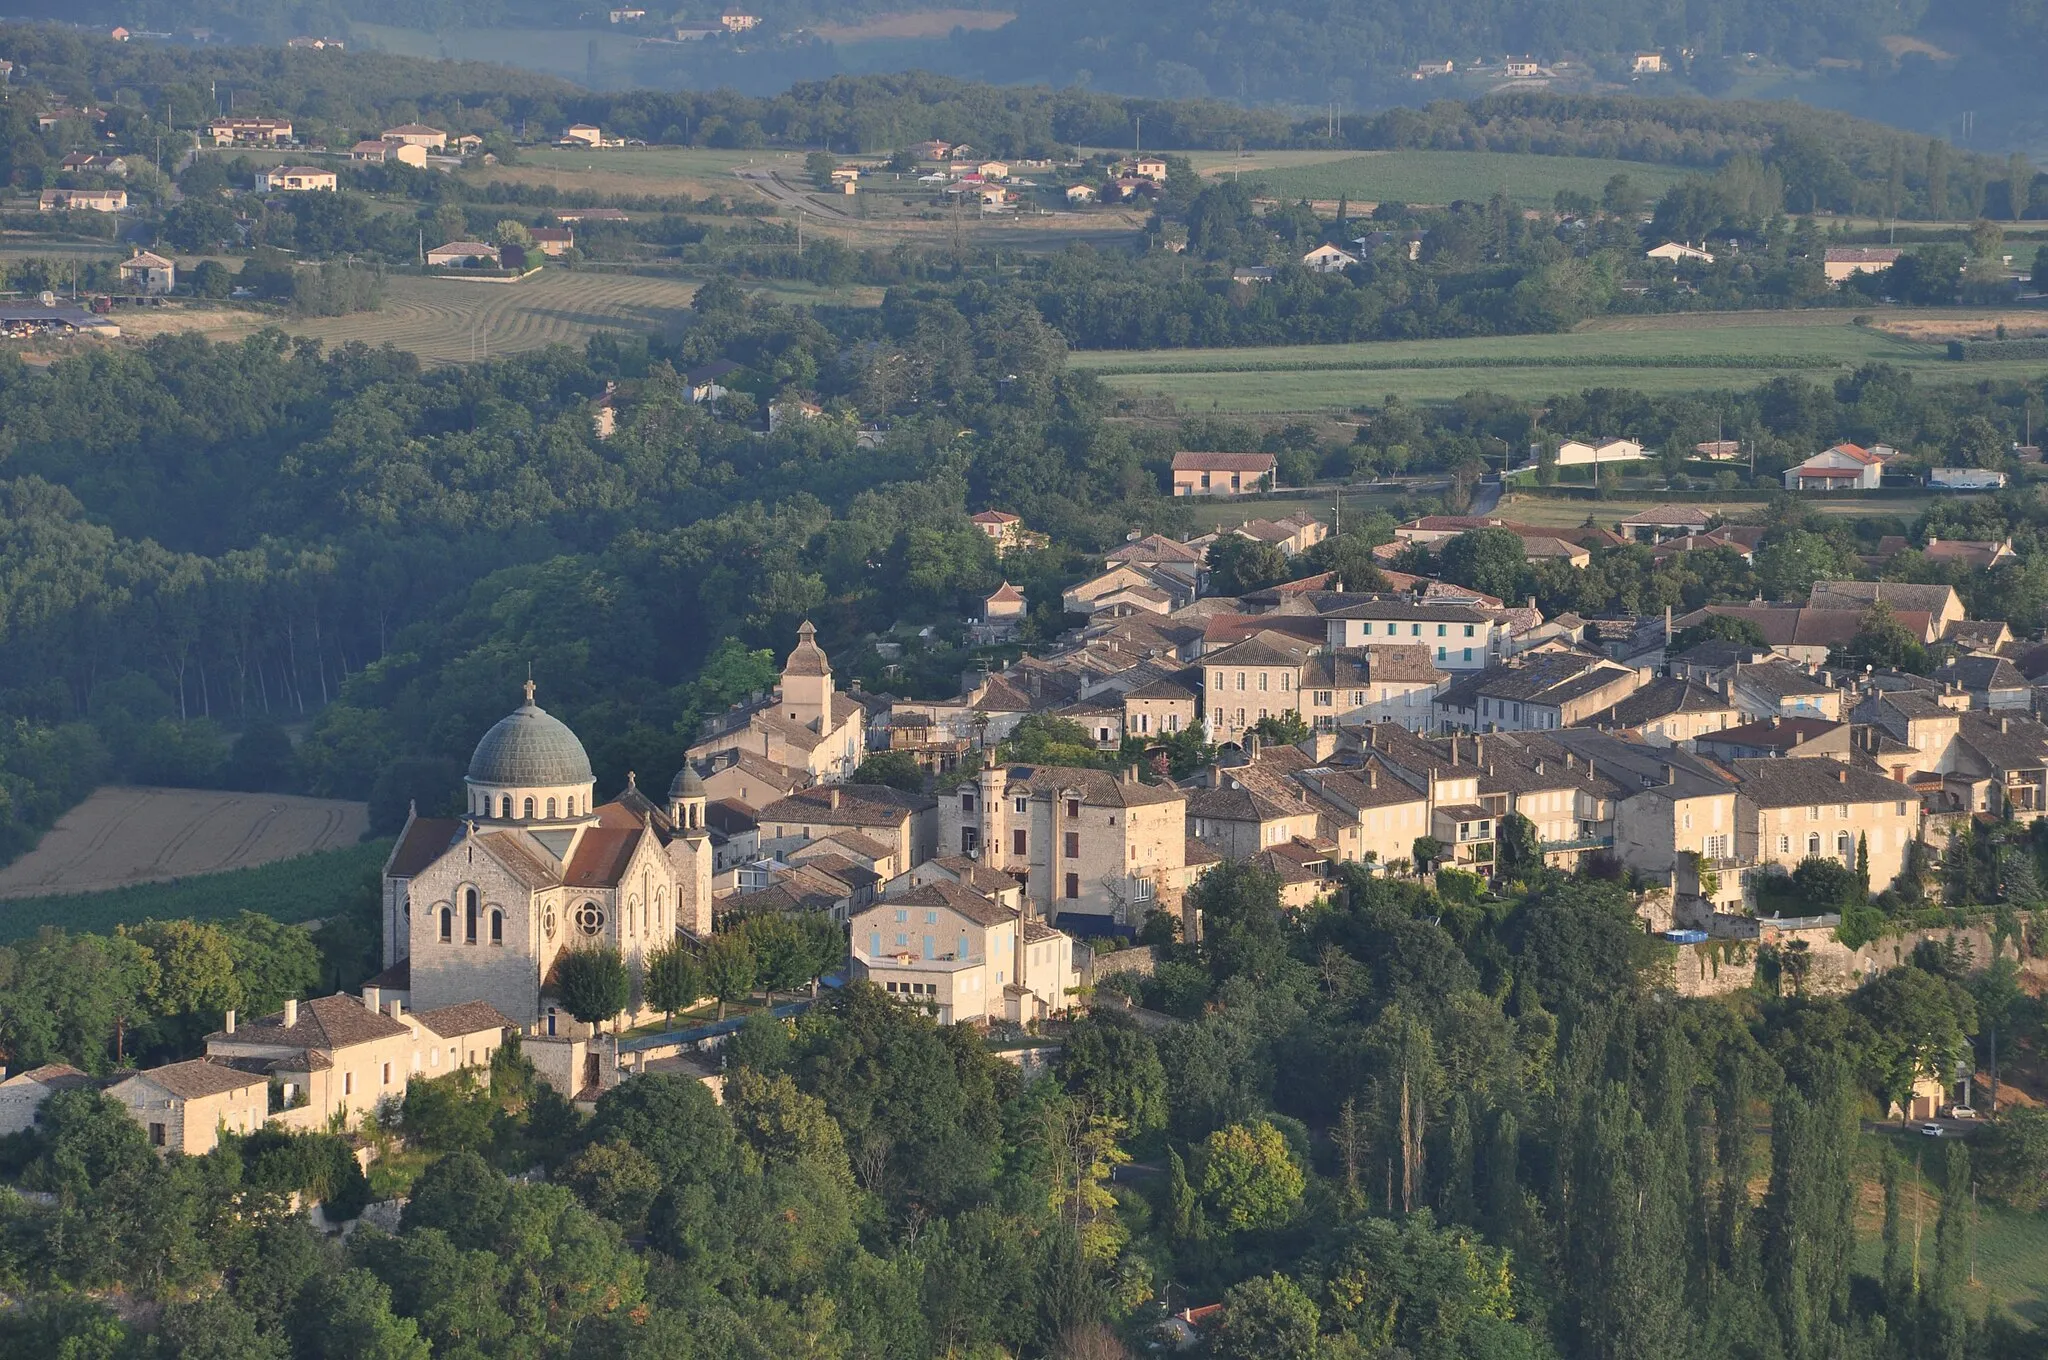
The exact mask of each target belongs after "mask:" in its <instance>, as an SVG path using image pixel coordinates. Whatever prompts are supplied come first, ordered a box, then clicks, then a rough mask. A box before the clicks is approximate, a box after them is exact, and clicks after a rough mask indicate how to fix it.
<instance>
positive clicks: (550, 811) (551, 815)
mask: <svg viewBox="0 0 2048 1360" xmlns="http://www.w3.org/2000/svg"><path fill="white" fill-rule="evenodd" d="M554 819H555V800H554V799H552V798H550V799H548V820H549V821H553V820H554Z"/></svg>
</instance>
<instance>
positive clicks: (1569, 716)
mask: <svg viewBox="0 0 2048 1360" xmlns="http://www.w3.org/2000/svg"><path fill="white" fill-rule="evenodd" d="M1648 679H1649V672H1647V671H1639V670H1636V669H1635V668H1633V667H1630V666H1623V665H1619V664H1617V663H1615V662H1612V661H1608V660H1605V659H1603V658H1600V657H1591V656H1586V655H1584V654H1583V653H1573V652H1540V653H1535V654H1533V655H1526V656H1521V657H1517V658H1515V659H1514V660H1513V661H1510V662H1507V663H1505V664H1502V665H1498V666H1489V667H1487V668H1486V669H1485V670H1483V671H1480V672H1478V673H1477V674H1470V675H1466V676H1464V677H1462V678H1460V679H1458V680H1456V681H1454V682H1453V683H1452V684H1451V685H1450V686H1449V687H1447V688H1446V689H1444V690H1443V691H1442V692H1441V693H1439V694H1438V695H1437V696H1436V700H1435V703H1434V705H1433V707H1434V709H1435V712H1436V718H1437V722H1438V724H1439V726H1441V727H1443V728H1446V729H1450V728H1457V729H1461V730H1464V731H1468V732H1536V731H1550V730H1554V729H1556V728H1560V727H1570V726H1572V725H1574V724H1576V723H1579V722H1582V721H1584V720H1585V719H1587V718H1589V717H1591V716H1592V715H1593V714H1595V713H1598V712H1601V711H1602V710H1603V709H1608V708H1611V707H1613V706H1614V705H1615V704H1616V703H1618V702H1619V701H1621V700H1622V699H1625V698H1627V697H1628V696H1629V695H1631V694H1633V693H1635V692H1636V690H1638V689H1640V688H1641V687H1642V686H1643V684H1644V683H1646V682H1647V681H1648Z"/></svg>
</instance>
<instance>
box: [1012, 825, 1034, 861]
mask: <svg viewBox="0 0 2048 1360" xmlns="http://www.w3.org/2000/svg"><path fill="white" fill-rule="evenodd" d="M1029 847H1030V837H1029V836H1028V835H1027V834H1026V833H1025V831H1024V829H1023V828H1022V827H1019V828H1018V829H1016V830H1015V831H1012V832H1011V833H1010V853H1011V854H1013V855H1019V856H1021V855H1024V854H1026V853H1028V852H1029Z"/></svg>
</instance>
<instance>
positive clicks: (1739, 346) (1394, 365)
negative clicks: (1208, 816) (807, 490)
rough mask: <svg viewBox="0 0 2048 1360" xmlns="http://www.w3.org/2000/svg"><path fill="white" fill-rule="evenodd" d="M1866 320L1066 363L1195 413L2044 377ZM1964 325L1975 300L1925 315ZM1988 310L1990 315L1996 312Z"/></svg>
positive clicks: (1669, 322)
mask: <svg viewBox="0 0 2048 1360" xmlns="http://www.w3.org/2000/svg"><path fill="white" fill-rule="evenodd" d="M1871 315H1874V316H1875V317H1876V324H1872V325H1866V326H1858V325H1856V324H1855V323H1854V318H1853V317H1852V315H1851V314H1850V313H1849V312H1847V311H1834V310H1827V311H1803V312H1719V313H1694V314H1685V315H1664V316H1644V317H1604V318H1600V319H1597V320H1594V321H1589V322H1586V323H1583V324H1582V325H1580V326H1579V327H1578V328H1577V329H1575V330H1572V331H1569V332H1566V333H1564V334H1559V335H1517V336H1486V337H1479V338H1475V339H1461V340H1410V341H1368V342H1363V343H1359V344H1349V345H1300V346H1271V347H1261V348H1251V349H1210V350H1152V351H1134V350H1090V351H1085V352H1079V353H1075V354H1073V355H1072V356H1070V359H1069V362H1070V363H1071V364H1072V365H1073V366H1074V367H1075V368H1079V369H1087V370H1089V371H1092V372H1095V373H1097V374H1099V375H1101V376H1102V378H1103V380H1104V381H1105V382H1107V383H1109V384H1110V385H1111V386H1112V387H1114V388H1116V389H1118V390H1119V391H1122V392H1126V393H1129V394H1131V395H1132V396H1145V397H1169V398H1172V399H1173V400H1174V402H1175V404H1176V406H1177V407H1178V409H1179V410H1181V411H1182V412H1185V413H1197V412H1204V411H1215V412H1224V413H1239V414H1278V413H1282V412H1318V411H1343V410H1350V409H1353V408H1355V407H1359V406H1374V405H1378V404H1379V403H1380V402H1381V401H1382V400H1383V399H1384V398H1386V397H1387V396H1389V395H1394V396H1398V397H1400V398H1401V399H1402V400H1404V401H1416V402H1443V401H1448V400H1451V399H1453V398H1455V397H1458V396H1461V395H1463V394H1464V393H1466V392H1470V391H1474V390H1478V389H1483V390H1487V391H1493V392H1499V393H1502V394H1504V395H1507V396H1511V397H1517V398H1523V399H1537V398H1542V397H1546V396H1550V395H1553V394H1555V393H1557V392H1560V391H1567V390H1571V391H1576V390H1580V389H1584V388H1589V387H1633V388H1638V389H1641V390H1644V391H1648V392H1686V391H1716V390H1725V389H1730V388H1739V387H1751V386H1754V385H1756V384H1758V383H1761V382H1764V381H1766V380H1768V379H1770V378H1773V377H1776V376H1779V375H1781V374H1788V373H1789V374H1803V375H1807V376H1810V377H1813V378H1816V379H1825V378H1832V377H1834V376H1836V375H1838V374H1841V373H1844V372H1847V371H1848V370H1850V369H1852V368H1854V367H1856V366H1858V365H1861V364H1866V363H1889V364H1894V365H1897V366H1898V367H1900V368H1903V369H1906V370H1908V371H1909V372H1911V373H1913V374H1914V376H1915V377H1916V378H1917V379H1919V380H1920V381H1922V382H1963V381H1978V380H1983V379H2002V378H2009V379H2024V378H2036V377H2039V376H2040V375H2041V374H2042V373H2043V372H2048V362H2044V361H2041V360H2010V359H2006V360H1990V361H1983V362H1970V363H1957V362H1954V361H1952V360H1950V359H1948V358H1947V357H1946V350H1945V348H1944V347H1943V346H1942V345H1940V344H1936V343H1931V342H1929V341H1923V340H1916V339H1913V338H1910V337H1908V336H1906V335H1900V334H1894V333H1892V332H1891V331H1890V330H1888V329H1886V325H1885V323H1886V322H1887V320H1888V319H1889V317H1888V316H1887V314H1885V313H1884V312H1883V311H1882V310H1881V309H1873V312H1872V313H1871ZM1915 315H1916V316H1919V317H1921V318H1922V319H1925V318H1928V317H1937V316H1939V317H1951V318H1954V319H1956V320H1958V321H1968V320H1969V319H1971V318H1973V317H1976V316H1978V315H1979V314H1978V313H1975V312H1972V311H1970V310H1969V309H1961V308H1958V309H1949V310H1945V311H1931V310H1930V311H1922V312H1918V313H1916V314H1915ZM1986 315H1988V314H1986Z"/></svg>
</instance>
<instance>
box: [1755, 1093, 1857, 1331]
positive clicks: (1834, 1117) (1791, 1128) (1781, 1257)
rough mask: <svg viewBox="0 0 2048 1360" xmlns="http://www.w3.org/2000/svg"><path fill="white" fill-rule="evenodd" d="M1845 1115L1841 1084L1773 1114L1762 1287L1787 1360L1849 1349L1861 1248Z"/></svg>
mask: <svg viewBox="0 0 2048 1360" xmlns="http://www.w3.org/2000/svg"><path fill="white" fill-rule="evenodd" d="M1848 1110H1849V1106H1848V1101H1847V1099H1846V1098H1845V1092H1844V1089H1843V1086H1842V1084H1841V1082H1840V1081H1839V1080H1836V1081H1834V1082H1833V1083H1832V1085H1831V1086H1829V1087H1828V1088H1826V1089H1823V1090H1821V1091H1820V1092H1818V1093H1817V1094H1816V1095H1815V1096H1813V1098H1811V1099H1810V1100H1809V1099H1808V1098H1807V1097H1806V1096H1804V1095H1802V1094H1801V1093H1800V1092H1799V1091H1797V1090H1796V1089H1788V1090H1787V1091H1786V1092H1785V1094H1784V1095H1783V1096H1781V1097H1780V1098H1779V1100H1778V1103H1777V1107H1776V1109H1774V1110H1773V1111H1772V1114H1771V1184H1770V1189H1769V1190H1768V1191H1767V1192H1766V1193H1765V1195H1764V1205H1763V1212H1762V1214H1761V1215H1760V1217H1761V1220H1762V1233H1763V1244H1762V1245H1763V1280H1764V1292H1765V1296H1766V1297H1767V1298H1768V1299H1769V1301H1770V1304H1771V1309H1772V1312H1773V1313H1774V1314H1775V1315H1776V1316H1777V1319H1778V1327H1779V1332H1780V1335H1781V1336H1782V1338H1783V1342H1784V1351H1785V1356H1786V1360H1833V1357H1835V1356H1839V1355H1840V1354H1842V1352H1843V1349H1844V1347H1845V1346H1846V1344H1847V1327H1846V1324H1847V1320H1848V1314H1849V1261H1850V1257H1851V1256H1852V1254H1853V1253H1854V1251H1855V1246H1856V1240H1855V1231H1854V1224H1853V1220H1852V1213H1853V1210H1854V1207H1855V1188H1854V1185H1853V1184H1852V1182H1851V1180H1850V1177H1849V1167H1848V1155H1847V1154H1848V1139H1849V1117H1848Z"/></svg>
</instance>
